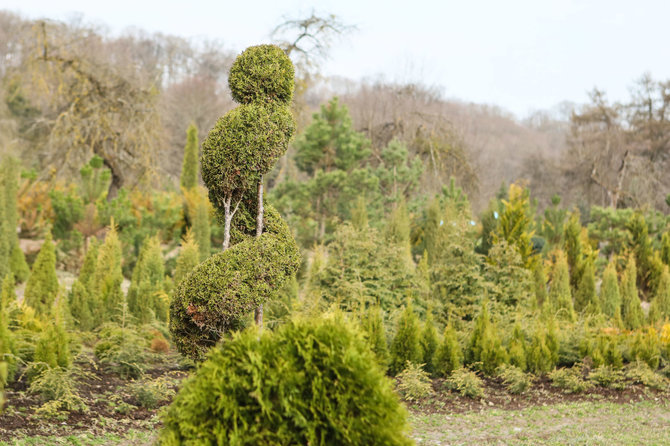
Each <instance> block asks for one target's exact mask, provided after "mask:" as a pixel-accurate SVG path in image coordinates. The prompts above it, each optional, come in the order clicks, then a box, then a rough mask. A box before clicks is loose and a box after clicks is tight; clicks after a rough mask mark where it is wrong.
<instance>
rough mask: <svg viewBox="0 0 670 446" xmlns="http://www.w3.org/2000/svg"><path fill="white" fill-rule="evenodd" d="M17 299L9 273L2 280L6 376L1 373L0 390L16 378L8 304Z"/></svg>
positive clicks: (1, 349) (0, 324) (0, 343)
mask: <svg viewBox="0 0 670 446" xmlns="http://www.w3.org/2000/svg"><path fill="white" fill-rule="evenodd" d="M15 300H16V292H15V288H14V277H12V275H11V274H7V275H6V276H5V278H4V279H3V281H2V291H1V292H0V364H4V365H3V366H2V367H3V368H4V372H5V373H4V376H3V373H0V390H2V388H3V387H4V385H5V384H7V383H8V382H11V381H12V380H13V379H14V373H15V372H16V365H17V361H16V356H15V355H16V348H15V345H14V336H13V334H12V332H11V331H10V330H9V311H8V306H9V304H10V303H12V302H14V301H15Z"/></svg>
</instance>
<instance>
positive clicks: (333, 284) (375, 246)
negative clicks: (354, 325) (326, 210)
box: [312, 223, 414, 312]
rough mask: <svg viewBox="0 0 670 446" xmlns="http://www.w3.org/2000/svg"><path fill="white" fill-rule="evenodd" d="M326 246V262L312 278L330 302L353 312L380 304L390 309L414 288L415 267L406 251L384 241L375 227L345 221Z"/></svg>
mask: <svg viewBox="0 0 670 446" xmlns="http://www.w3.org/2000/svg"><path fill="white" fill-rule="evenodd" d="M326 249H327V254H328V257H327V260H326V262H325V265H324V266H323V268H322V269H320V271H319V272H318V273H316V271H314V273H315V274H313V275H312V280H313V284H314V285H315V286H316V287H317V288H318V291H319V294H320V296H321V298H322V299H323V300H324V301H325V303H326V304H327V305H330V304H336V305H338V306H340V307H341V308H343V309H347V310H354V311H355V310H357V309H359V308H365V306H366V305H380V306H381V308H382V310H384V311H386V312H391V311H393V310H395V309H396V308H399V307H400V306H401V305H402V302H403V300H404V299H405V297H406V296H407V295H408V294H409V293H411V292H412V290H413V279H414V267H413V265H411V264H410V262H409V261H408V259H407V257H406V255H407V252H406V250H405V249H403V247H401V246H398V245H396V244H393V243H388V242H386V243H385V242H384V240H383V238H382V236H381V234H380V233H379V231H378V230H377V229H375V228H371V227H368V226H366V227H363V228H361V229H357V228H355V227H354V226H352V225H350V224H348V223H344V224H342V225H340V226H339V227H338V229H337V231H336V232H335V234H334V235H333V241H332V242H331V243H330V244H329V245H328V246H327V248H326Z"/></svg>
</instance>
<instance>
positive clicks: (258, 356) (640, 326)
mask: <svg viewBox="0 0 670 446" xmlns="http://www.w3.org/2000/svg"><path fill="white" fill-rule="evenodd" d="M0 18H2V16H1V15H0ZM331 20H332V18H331ZM310 23H313V22H306V25H305V26H311V25H310ZM317 23H318V21H317ZM30 28H31V29H33V30H35V32H37V33H39V35H38V36H37V38H36V37H35V36H33V35H32V34H26V35H25V36H24V37H25V41H24V42H23V43H24V45H18V46H17V47H20V48H25V51H26V54H24V55H22V57H24V58H25V63H20V62H19V59H18V56H17V61H16V66H13V67H12V68H11V69H9V68H8V70H7V73H9V74H11V75H12V76H11V77H8V78H7V79H5V82H3V83H0V86H1V88H6V89H8V91H7V92H6V93H7V98H6V100H5V102H6V103H7V107H8V109H7V111H6V114H8V117H7V120H9V121H11V122H12V123H13V124H12V125H8V126H6V127H7V128H8V129H9V130H7V131H8V132H10V133H12V134H13V135H14V134H15V135H14V136H12V138H10V140H11V141H13V142H12V143H11V144H9V143H7V144H8V147H10V146H11V148H12V150H11V151H8V152H7V153H5V152H4V151H3V153H2V156H0V282H1V286H0V442H2V443H1V444H7V445H28V444H34V445H45V444H71V445H84V444H91V445H98V444H125V445H141V444H157V445H160V446H180V445H183V444H198V445H202V444H207V445H209V444H212V445H213V444H219V445H226V444H233V445H239V444H252V445H254V444H260V445H264V444H269V445H289V444H309V445H312V446H317V445H321V446H328V445H377V444H379V445H384V446H409V445H412V444H435V445H438V444H440V445H442V444H486V443H491V444H528V445H536V444H603V445H610V444H624V445H625V444H670V213H668V209H669V208H670V193H667V194H666V195H664V196H662V194H661V193H660V192H659V193H657V192H658V191H660V190H665V189H662V188H661V187H660V186H659V185H657V184H656V183H653V184H652V183H647V182H643V181H642V178H641V176H645V175H643V174H635V175H638V176H635V175H634V173H635V172H642V171H651V170H653V171H654V172H663V171H667V169H666V168H665V167H664V166H665V164H663V163H664V162H665V161H663V159H664V157H663V156H661V155H660V153H661V152H660V150H661V149H657V147H660V146H658V144H660V143H659V142H658V141H655V140H654V141H648V140H646V139H645V138H647V139H648V138H652V139H654V138H656V136H654V135H657V134H659V133H662V132H661V131H660V130H657V129H658V128H660V127H658V126H660V125H661V124H660V123H656V122H653V123H652V124H653V125H652V124H645V123H644V122H643V121H644V119H646V118H644V119H643V118H641V117H640V116H647V115H646V114H644V113H642V114H641V111H640V110H645V108H644V107H642V106H641V105H639V104H638V105H635V104H636V103H635V102H633V103H632V104H626V105H622V104H615V105H616V106H614V105H613V106H612V107H614V108H613V110H612V111H611V112H607V108H608V105H607V104H606V103H603V102H602V99H598V98H599V97H598V96H594V101H596V103H595V104H591V105H584V106H582V107H581V108H579V109H575V110H573V111H572V114H571V118H570V120H571V122H570V125H569V127H570V141H571V143H572V144H575V147H576V148H577V149H579V150H578V151H579V153H582V152H589V150H590V149H589V148H588V147H587V146H588V145H589V144H595V145H596V146H598V144H599V143H598V141H606V142H605V143H603V144H604V145H605V146H606V147H608V149H607V151H608V152H607V156H606V157H608V158H609V157H611V156H612V155H611V154H610V152H609V151H610V149H609V147H610V140H616V141H619V142H618V143H617V147H618V145H621V146H622V147H623V148H624V149H625V153H624V154H623V157H624V158H623V160H621V162H618V161H617V163H616V164H617V166H618V165H621V167H620V168H618V169H619V170H618V171H616V172H614V171H613V173H614V177H616V178H614V177H612V178H611V179H610V180H605V179H602V178H599V177H598V175H602V173H601V171H602V170H605V169H610V170H611V169H613V167H612V165H609V164H608V165H606V166H601V165H599V164H598V165H596V163H595V162H594V163H593V167H592V168H591V169H588V170H589V172H590V176H589V177H588V178H589V179H588V180H586V184H584V185H583V186H584V194H581V195H579V196H578V197H575V196H574V194H573V192H572V189H571V188H570V187H567V188H563V189H561V188H558V187H557V190H552V191H550V192H548V188H552V187H554V184H553V183H552V184H549V180H546V181H547V184H537V181H536V182H535V183H534V186H537V189H533V187H531V186H530V184H531V183H530V182H529V181H528V180H526V179H525V178H524V177H523V176H519V175H514V176H506V177H505V178H509V179H512V178H513V181H506V182H503V184H502V185H501V186H500V188H499V189H498V190H497V192H495V191H493V190H490V189H489V190H488V191H487V195H485V196H482V194H483V192H482V191H481V190H480V189H479V187H478V184H479V180H478V177H477V175H478V174H477V172H476V171H475V170H474V169H473V168H472V167H471V166H470V164H469V162H468V156H467V154H466V151H465V149H464V148H463V146H462V145H461V144H460V140H459V132H457V131H455V130H454V129H452V128H451V123H449V121H448V120H444V119H443V118H442V117H439V116H438V115H434V116H433V117H430V118H428V117H427V116H432V115H431V113H432V112H431V113H429V114H423V113H418V112H411V113H409V115H411V116H412V119H411V120H410V121H408V122H406V123H403V119H402V118H401V117H399V116H394V117H393V118H389V121H388V122H384V123H379V124H378V127H380V128H382V130H383V131H382V130H379V131H376V132H375V131H374V128H373V127H374V126H373V125H372V121H374V120H373V119H367V118H365V113H363V114H361V113H358V114H353V113H352V112H351V111H350V109H349V108H348V106H347V105H346V104H345V103H344V102H343V101H341V100H340V98H338V97H336V96H333V97H330V98H328V99H327V100H325V101H323V102H322V103H321V104H320V105H318V104H312V105H313V110H312V111H314V113H313V115H312V116H311V119H310V118H309V116H308V114H307V113H306V112H305V111H306V109H307V107H308V99H309V101H313V100H314V98H313V97H312V96H310V95H307V94H306V93H305V90H304V89H305V88H306V86H309V79H310V77H309V76H308V75H306V74H305V73H304V72H301V70H300V66H298V67H296V66H295V65H294V62H293V61H292V59H291V57H290V49H288V48H286V47H280V46H278V45H273V44H263V45H257V46H251V47H249V48H247V49H246V50H244V51H243V52H242V53H241V54H239V55H237V56H236V57H235V58H232V57H231V59H230V60H229V61H228V60H227V61H226V64H227V65H225V66H226V67H227V70H226V71H225V73H224V74H222V75H221V76H223V78H225V82H224V83H223V84H222V85H218V86H217V91H218V90H221V89H224V88H225V91H226V93H225V94H226V95H229V96H230V101H229V102H230V104H229V105H230V109H229V111H228V112H227V113H225V114H224V115H223V116H221V117H220V118H218V120H215V119H209V118H208V119H207V120H206V122H207V123H208V125H207V126H206V127H204V128H200V129H199V128H198V126H197V125H196V123H195V120H191V121H189V123H188V124H186V125H184V126H182V127H179V126H177V125H176V124H175V125H171V124H169V122H171V121H170V120H169V119H166V117H165V116H162V117H161V116H159V114H160V113H159V110H158V108H156V109H154V108H153V105H152V104H154V101H157V99H156V97H157V96H159V95H162V94H164V92H161V89H160V88H159V87H158V86H159V85H162V84H161V83H160V82H158V83H156V84H148V85H146V88H144V87H142V88H140V87H139V86H138V87H137V88H135V89H133V88H132V85H133V82H135V81H137V82H139V80H134V79H135V77H134V76H130V77H129V78H128V79H126V78H124V74H123V73H116V72H115V71H113V70H112V66H111V65H116V64H117V63H118V60H125V59H124V58H121V59H118V60H117V59H115V58H112V59H110V60H109V61H108V62H110V63H111V62H112V61H113V62H114V63H113V64H111V65H107V63H108V62H105V61H103V60H98V61H97V62H96V63H83V62H80V61H79V59H78V57H79V56H77V54H78V53H77V51H78V45H80V43H81V42H85V41H87V37H86V36H88V34H86V35H83V36H82V37H81V38H79V37H78V38H76V39H70V37H72V36H70V31H72V32H74V31H75V30H69V29H68V26H67V25H63V26H55V24H51V23H49V24H47V23H43V22H40V23H36V24H33V25H31V26H30ZM77 33H78V32H77ZM77 33H75V34H77ZM93 35H94V34H93ZM54 36H61V38H62V39H56V40H53V39H54ZM35 39H37V40H35ZM65 41H68V42H69V41H72V42H74V43H72V47H71V45H70V44H68V45H62V48H61V44H62V42H65ZM35 42H38V44H37V45H36V44H35ZM111 43H113V42H108V41H106V40H105V39H104V38H99V39H98V38H96V39H93V40H92V41H91V45H94V47H95V48H97V45H101V46H102V47H105V46H106V45H107V44H111ZM124 45H125V44H124ZM110 48H115V46H114V45H111V46H110ZM47 49H48V50H47ZM80 49H81V48H80ZM90 50H91V49H90V48H88V50H87V51H90ZM82 51H83V50H82ZM94 52H95V54H99V55H100V57H105V56H104V54H105V51H102V50H96V51H94ZM131 53H132V52H131ZM36 54H37V56H36ZM82 54H88V53H87V52H86V51H85V52H84V53H82ZM124 54H125V53H124ZM133 54H134V53H133ZM138 54H139V53H138ZM35 57H38V59H35ZM82 57H84V56H82ZM124 57H125V56H124ZM128 57H131V56H128ZM132 57H134V56H132ZM189 60H190V59H189ZM191 62H193V63H191ZM191 62H189V63H188V70H183V71H184V73H187V72H188V73H191V69H195V68H194V67H195V66H196V64H195V63H194V61H193V60H191ZM141 66H142V64H141V63H139V64H138V63H130V62H129V63H128V67H141ZM96 68H99V70H96ZM128 69H129V70H134V68H128ZM137 69H139V68H137ZM177 71H179V72H180V71H182V70H177ZM161 72H163V70H157V71H156V73H161ZM115 73H116V74H115ZM220 74H221V73H220ZM184 75H186V74H184ZM97 76H101V77H102V78H101V79H97ZM106 76H111V79H107V78H106ZM221 76H218V77H216V79H219V78H220V77H221ZM301 76H302V77H301ZM140 78H142V79H143V78H144V77H143V76H140ZM212 82H214V83H218V82H219V80H212ZM32 83H36V84H38V85H37V86H36V85H32ZM226 84H227V86H226ZM296 85H297V86H298V87H297V88H296ZM45 86H46V87H47V88H44V87H45ZM38 87H39V88H38ZM667 90H668V84H667V83H659V84H657V83H654V82H652V81H651V79H648V83H647V84H645V92H646V93H645V94H647V95H656V94H660V95H661V96H662V97H661V98H657V99H655V100H653V101H652V100H651V99H650V100H649V101H650V102H649V103H652V102H653V103H655V102H654V101H656V102H658V101H661V100H662V101H665V102H664V104H666V105H667V104H670V100H669V99H668V98H670V96H668V94H667ZM403 91H404V90H403ZM408 91H409V92H410V93H411V94H412V95H413V96H412V97H413V98H414V99H412V103H414V104H415V105H414V106H416V107H418V108H421V106H420V105H416V104H421V103H422V101H423V103H424V105H425V106H426V107H434V106H435V104H436V103H437V102H436V101H434V100H433V99H431V98H430V97H427V96H425V95H424V94H423V93H421V91H419V90H416V89H414V87H412V88H410V89H409V90H408ZM125 94H127V95H128V96H125ZM403 94H405V93H403ZM50 95H53V96H54V97H44V96H50ZM107 95H121V96H120V97H115V98H114V99H110V98H108V97H107ZM636 100H637V99H636ZM231 101H232V102H231ZM196 102H197V101H196ZM381 102H383V101H381ZM381 102H380V103H381ZM162 103H163V101H162V100H161V104H162ZM233 103H234V104H233ZM645 103H646V102H645ZM0 104H2V103H0ZM668 106H669V107H670V105H668ZM383 107H384V108H385V109H395V108H397V107H396V106H395V105H393V106H391V105H388V104H387V105H383ZM594 107H595V108H594ZM626 107H627V108H629V109H630V110H629V111H630V113H619V110H621V109H622V108H626ZM640 107H642V108H640ZM177 108H179V107H177ZM216 110H219V108H216ZM603 110H605V111H603ZM0 113H3V111H2V110H1V109H0ZM203 113H204V112H203ZM207 113H209V112H207ZM212 113H213V112H212ZM603 113H604V114H605V116H606V123H607V125H606V126H604V125H601V124H602V123H600V122H599V121H597V120H598V119H600V118H599V116H601V115H603ZM608 113H609V114H608ZM42 114H44V115H46V116H51V117H52V118H53V122H52V123H51V124H46V123H49V122H51V121H50V120H49V119H46V118H44V119H43V117H42V116H41V115H42ZM97 114H100V115H101V116H98V117H97V118H99V122H98V120H96V119H97V118H96V116H97ZM373 114H374V113H373ZM610 114H611V117H610ZM436 116H437V117H436ZM620 116H624V117H625V116H633V117H635V119H632V118H630V119H632V120H631V121H630V122H625V121H622V122H619V123H618V125H619V126H620V127H618V130H617V131H616V137H614V136H612V135H610V134H605V135H601V134H600V133H599V132H609V131H612V130H610V129H612V128H614V127H616V126H615V125H614V124H613V121H615V120H617V119H618V120H622V119H629V118H624V117H620ZM662 116H663V115H662ZM0 117H1V116H0ZM415 118H416V119H418V120H419V121H416V120H415ZM434 118H435V119H434ZM594 120H596V122H594ZM661 121H662V123H663V126H665V125H666V124H665V123H666V122H667V120H665V118H664V117H662V119H661ZM641 122H642V124H641ZM140 123H141V125H140ZM122 124H123V125H128V126H129V127H128V128H124V129H117V128H116V126H118V125H122ZM443 124H444V125H443ZM163 125H165V126H166V128H167V127H170V128H172V127H175V128H174V129H172V131H173V132H177V130H178V132H177V133H178V135H177V136H175V139H177V140H178V142H179V147H178V150H176V151H175V150H172V151H171V152H172V155H173V156H172V157H171V158H170V159H169V160H163V161H162V162H159V161H158V159H157V157H158V154H161V156H163V155H165V153H167V152H165V151H161V150H159V147H158V146H159V145H161V144H165V143H166V141H165V140H163V139H161V138H159V137H158V135H160V134H162V133H163V130H165V129H166V128H163V127H162V126H163ZM647 125H649V126H647ZM366 126H368V127H366ZM370 126H372V127H370ZM177 127H179V128H177ZM201 127H202V126H201ZM561 128H563V129H564V130H563V131H566V129H567V128H568V126H563V127H561ZM649 128H653V129H655V130H654V131H648V129H649ZM403 129H404V130H403ZM199 130H200V133H199ZM0 131H2V129H1V128H0ZM205 132H206V133H205ZM389 132H390V133H389ZM667 132H668V135H670V126H669V127H668V129H667ZM69 135H75V139H74V140H72V141H70V140H69V139H68V137H69ZM173 136H174V135H173ZM563 136H564V137H566V138H567V134H563ZM17 138H23V139H17ZM580 138H581V139H580ZM661 140H662V141H663V144H665V143H666V142H667V141H670V136H668V137H665V136H664V137H663V138H661ZM16 141H22V142H21V144H19V143H17V142H16ZM594 141H595V143H594ZM23 144H25V145H28V146H30V147H32V149H33V151H23V150H18V149H19V148H23ZM625 144H630V148H629V149H628V148H626V147H625ZM172 146H174V144H172ZM640 147H654V149H653V150H652V149H649V150H644V151H643V150H641V149H640ZM172 148H173V149H174V147H172ZM585 148H586V149H585ZM612 150H613V149H612ZM617 150H618V149H617ZM629 150H630V152H631V153H632V152H634V151H636V150H637V151H638V152H639V153H638V154H637V155H635V157H636V160H637V161H636V160H633V159H629V158H628V156H629V155H628V154H629ZM657 150H659V152H658V153H657ZM668 150H670V149H668ZM175 153H177V156H174V154H175ZM31 154H32V156H31ZM650 154H652V155H653V156H652V155H650ZM603 157H605V156H604V155H603ZM667 158H668V159H670V157H667ZM175 160H176V161H175ZM644 160H649V162H652V163H656V164H655V165H654V169H651V170H650V169H649V168H648V165H647V164H644V163H643V161H644ZM538 162H539V161H538ZM163 164H166V165H168V166H167V167H166V166H164V165H163ZM489 164H490V163H489ZM540 164H541V163H540ZM589 165H590V164H589ZM56 166H57V167H56ZM552 166H553V164H552ZM568 166H572V164H568ZM538 169H539V167H538ZM636 169H637V170H636ZM168 170H169V172H172V174H169V175H167V174H166V172H168ZM533 173H534V174H535V175H536V176H537V175H540V176H542V175H541V174H540V173H538V171H535V170H534V172H533ZM581 174H583V172H582V173H581ZM479 175H481V176H484V175H486V174H485V172H484V171H482V172H479ZM579 175H580V173H579V172H572V171H571V169H570V168H568V169H567V171H566V172H565V176H566V181H568V180H571V181H573V180H574V179H575V178H577V177H578V176H579ZM627 175H628V176H631V177H630V178H629V177H627ZM624 177H625V178H624ZM547 178H549V177H547ZM603 178H607V177H603ZM615 179H616V181H615ZM644 179H645V180H647V179H648V178H646V177H645V178H644ZM608 181H609V183H608ZM659 181H660V179H659ZM559 183H560V182H557V183H556V184H559ZM606 183H607V184H610V183H611V184H617V186H612V187H610V188H608V187H606V186H603V184H606ZM566 184H567V183H566ZM659 184H660V183H659ZM595 185H597V186H598V187H597V188H596V187H595ZM664 187H665V186H664ZM592 189H597V190H596V191H595V192H594V191H593V190H592ZM601 189H603V190H601ZM666 189H667V188H666ZM535 190H538V193H537V194H538V196H535V195H533V191H535ZM587 192H589V193H587ZM666 192H670V189H668V190H667V191H666ZM561 193H562V194H563V195H561ZM476 195H479V197H478V198H477V202H478V203H479V205H478V206H474V204H473V203H474V201H471V200H472V199H471V197H472V196H476Z"/></svg>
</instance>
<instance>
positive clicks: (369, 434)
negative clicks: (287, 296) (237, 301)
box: [159, 318, 412, 446]
mask: <svg viewBox="0 0 670 446" xmlns="http://www.w3.org/2000/svg"><path fill="white" fill-rule="evenodd" d="M405 416H406V414H405V410H404V409H403V407H402V406H401V405H400V403H399V402H398V398H397V396H396V395H395V393H394V392H393V389H392V384H391V382H390V380H389V379H388V378H386V377H384V375H383V373H382V371H381V370H380V368H379V367H378V366H377V365H376V361H375V358H374V355H373V354H372V352H371V351H370V350H369V348H368V347H367V346H366V345H365V343H364V341H363V339H362V337H361V336H360V335H359V334H358V333H357V332H356V331H354V330H353V329H352V328H350V326H349V325H348V324H347V323H345V322H344V321H343V320H341V319H340V318H323V319H316V320H310V321H294V322H290V323H288V324H286V325H284V326H281V327H280V328H279V329H278V330H277V331H275V332H274V333H272V332H263V333H262V334H260V336H259V333H258V331H257V330H254V329H249V330H246V331H243V332H238V333H235V334H233V335H232V338H226V339H225V340H223V341H222V343H221V344H220V345H219V346H217V347H216V348H214V349H212V350H211V352H210V354H209V356H208V359H207V360H206V361H205V362H203V363H202V364H201V365H200V367H199V368H198V370H197V372H196V373H195V375H194V376H192V377H191V378H189V379H188V380H187V381H185V382H184V384H183V386H182V389H181V391H180V392H179V394H178V395H177V396H176V398H175V400H174V401H173V403H172V405H171V406H170V407H169V408H168V409H167V411H166V412H165V413H164V415H163V423H164V426H165V428H164V430H163V431H162V432H161V434H160V438H159V444H161V445H166V446H170V445H196V444H197V445H205V444H239V445H241V444H254V445H255V444H276V445H279V444H309V445H314V446H316V445H335V444H337V445H405V444H412V442H411V441H410V440H409V439H408V438H407V437H406V435H405V434H406V428H407V425H406V421H405Z"/></svg>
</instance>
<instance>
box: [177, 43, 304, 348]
mask: <svg viewBox="0 0 670 446" xmlns="http://www.w3.org/2000/svg"><path fill="white" fill-rule="evenodd" d="M293 76H294V70H293V64H292V63H291V60H290V59H289V58H288V56H286V54H285V53H284V52H283V51H282V50H281V49H280V48H279V47H277V46H274V45H259V46H253V47H250V48H247V49H246V50H245V51H244V52H243V53H242V54H240V55H239V56H238V57H237V59H236V60H235V62H234V63H233V66H232V68H231V69H230V75H229V77H228V85H229V86H230V89H231V92H232V97H233V99H234V100H235V101H237V102H238V103H239V104H240V105H239V106H238V107H236V108H235V109H233V110H231V111H229V112H228V113H226V114H225V115H224V116H222V117H221V118H219V120H218V122H217V123H216V125H215V126H214V128H213V129H212V130H211V131H210V132H209V134H208V135H207V139H206V140H205V141H204V142H203V145H202V157H201V160H200V162H201V169H202V178H203V180H204V182H205V185H206V186H207V188H208V190H209V197H210V200H211V202H212V204H213V205H214V207H215V209H216V211H217V215H218V216H219V218H220V219H221V221H222V222H223V224H224V233H225V234H226V235H225V237H226V239H225V241H224V250H223V252H220V253H218V254H215V255H213V256H211V257H210V258H208V259H207V260H205V261H203V262H202V263H200V264H199V265H198V266H196V267H195V268H194V269H193V271H191V272H190V273H189V275H188V276H187V277H186V278H185V279H184V280H183V281H182V282H181V283H180V284H179V286H178V288H177V291H176V293H175V296H174V299H173V301H172V303H171V306H170V330H171V331H172V334H173V336H174V340H175V343H176V345H177V348H178V349H179V351H180V352H181V353H183V354H185V355H187V356H190V357H191V358H193V359H195V360H202V359H204V356H205V353H206V352H207V350H208V349H209V348H210V347H212V346H213V345H214V344H215V343H216V342H217V341H218V340H219V339H220V338H221V336H222V335H223V334H224V333H225V332H227V331H229V330H231V329H233V328H236V327H237V326H239V323H240V320H241V318H242V317H243V316H244V315H247V314H249V313H250V312H251V311H253V310H254V309H256V308H258V307H259V306H260V305H262V304H263V303H264V302H267V301H268V300H271V299H272V298H273V297H275V295H276V294H277V291H278V290H279V289H280V287H281V286H282V285H283V284H284V282H285V281H286V280H287V279H288V278H289V277H290V276H291V275H293V274H294V273H295V272H296V271H297V268H298V265H299V262H300V254H299V251H298V247H297V245H296V243H295V240H294V239H293V236H292V235H291V232H290V230H289V228H288V226H287V225H286V223H285V222H284V220H283V219H282V218H281V217H280V216H279V214H278V213H277V211H276V210H275V209H274V208H273V207H271V206H269V205H267V204H263V205H262V206H259V202H260V203H263V200H262V186H261V185H262V181H263V175H264V174H266V173H267V172H269V171H270V169H272V167H273V166H274V165H275V163H276V162H277V160H278V159H279V157H280V156H281V155H283V154H284V153H285V152H286V149H287V148H288V143H289V140H290V139H291V137H292V136H293V133H294V132H295V121H294V119H293V115H292V114H291V111H290V108H289V104H290V102H291V99H292V97H293V88H294V81H293ZM259 197H260V200H259ZM259 208H260V209H259Z"/></svg>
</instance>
